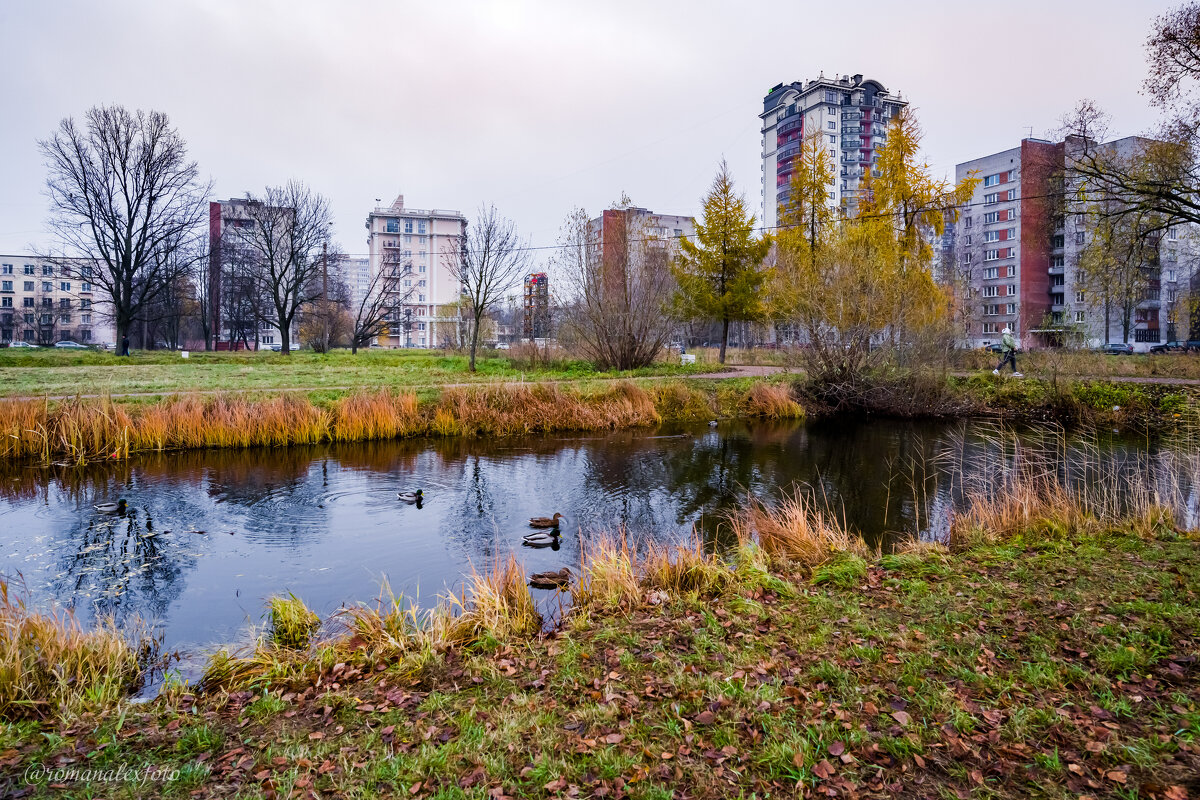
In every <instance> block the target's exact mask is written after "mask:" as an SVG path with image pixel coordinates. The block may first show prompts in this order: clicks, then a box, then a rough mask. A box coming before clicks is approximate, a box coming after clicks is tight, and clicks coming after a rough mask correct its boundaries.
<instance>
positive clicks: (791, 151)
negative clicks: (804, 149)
mask: <svg viewBox="0 0 1200 800" xmlns="http://www.w3.org/2000/svg"><path fill="white" fill-rule="evenodd" d="M800 144H801V143H800V142H788V143H787V144H785V145H784V146H783V147H781V148H779V149H778V150H776V151H775V161H776V162H779V161H782V160H783V159H785V158H790V157H792V156H794V155H796V154H797V153H799V152H800Z"/></svg>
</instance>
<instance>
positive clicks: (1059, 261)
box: [1050, 255, 1064, 267]
mask: <svg viewBox="0 0 1200 800" xmlns="http://www.w3.org/2000/svg"><path fill="white" fill-rule="evenodd" d="M1063 264H1064V262H1063V257H1062V256H1061V255H1057V256H1050V266H1051V267H1061V266H1063Z"/></svg>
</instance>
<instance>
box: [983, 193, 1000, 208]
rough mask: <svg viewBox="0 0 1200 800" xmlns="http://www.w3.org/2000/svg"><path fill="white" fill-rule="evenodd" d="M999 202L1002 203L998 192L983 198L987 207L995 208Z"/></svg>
mask: <svg viewBox="0 0 1200 800" xmlns="http://www.w3.org/2000/svg"><path fill="white" fill-rule="evenodd" d="M999 202H1000V195H999V194H998V193H996V192H992V193H991V194H985V195H984V196H983V204H984V205H985V206H994V205H996V203H999Z"/></svg>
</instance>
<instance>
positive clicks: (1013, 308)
mask: <svg viewBox="0 0 1200 800" xmlns="http://www.w3.org/2000/svg"><path fill="white" fill-rule="evenodd" d="M1004 313H1005V314H1015V313H1017V304H1016V303H1009V304H1008V305H1007V306H1005V311H1004Z"/></svg>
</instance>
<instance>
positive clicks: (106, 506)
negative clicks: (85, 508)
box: [96, 499, 126, 514]
mask: <svg viewBox="0 0 1200 800" xmlns="http://www.w3.org/2000/svg"><path fill="white" fill-rule="evenodd" d="M125 507H126V503H125V500H124V499H121V500H118V501H117V502H115V503H97V504H96V510H97V511H99V512H100V513H101V514H124V513H125Z"/></svg>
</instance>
